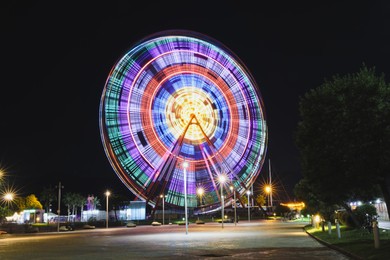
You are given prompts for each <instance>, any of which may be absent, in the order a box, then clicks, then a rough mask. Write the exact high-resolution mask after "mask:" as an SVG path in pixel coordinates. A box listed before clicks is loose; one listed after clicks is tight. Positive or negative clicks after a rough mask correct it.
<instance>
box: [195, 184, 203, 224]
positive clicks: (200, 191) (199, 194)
mask: <svg viewBox="0 0 390 260" xmlns="http://www.w3.org/2000/svg"><path fill="white" fill-rule="evenodd" d="M196 193H197V194H198V196H199V205H200V206H201V207H202V204H203V203H202V199H203V198H202V197H203V193H204V189H203V188H202V187H199V188H198V189H197V190H196ZM202 211H203V208H202ZM198 220H199V214H198Z"/></svg>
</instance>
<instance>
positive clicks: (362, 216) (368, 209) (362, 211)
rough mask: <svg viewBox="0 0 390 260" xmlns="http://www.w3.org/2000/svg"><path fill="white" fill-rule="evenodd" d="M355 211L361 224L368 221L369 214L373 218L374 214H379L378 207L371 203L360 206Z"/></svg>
mask: <svg viewBox="0 0 390 260" xmlns="http://www.w3.org/2000/svg"><path fill="white" fill-rule="evenodd" d="M353 213H354V214H355V215H356V218H357V219H358V221H359V223H360V224H361V225H363V223H364V222H365V221H366V218H367V216H368V217H369V218H370V219H372V217H373V216H376V215H377V212H376V208H375V207H374V206H373V205H371V204H363V205H361V206H358V207H357V208H356V209H355V210H354V211H353Z"/></svg>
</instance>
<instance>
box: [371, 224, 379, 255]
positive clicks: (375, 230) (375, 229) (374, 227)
mask: <svg viewBox="0 0 390 260" xmlns="http://www.w3.org/2000/svg"><path fill="white" fill-rule="evenodd" d="M372 233H373V234H374V245H375V248H379V247H380V239H379V228H378V221H375V220H374V221H373V222H372Z"/></svg>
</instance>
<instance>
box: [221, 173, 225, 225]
mask: <svg viewBox="0 0 390 260" xmlns="http://www.w3.org/2000/svg"><path fill="white" fill-rule="evenodd" d="M225 180H226V178H225V176H224V175H223V174H221V175H219V185H220V186H221V216H222V228H223V220H224V218H225V209H224V207H225V200H224V198H223V184H224V183H225Z"/></svg>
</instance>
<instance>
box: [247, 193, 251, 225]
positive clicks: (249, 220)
mask: <svg viewBox="0 0 390 260" xmlns="http://www.w3.org/2000/svg"><path fill="white" fill-rule="evenodd" d="M250 194H251V192H250V191H249V190H248V191H247V192H246V195H247V197H248V222H251V212H250V205H249V195H250Z"/></svg>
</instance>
